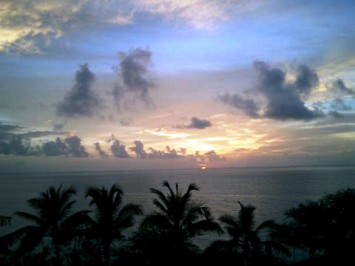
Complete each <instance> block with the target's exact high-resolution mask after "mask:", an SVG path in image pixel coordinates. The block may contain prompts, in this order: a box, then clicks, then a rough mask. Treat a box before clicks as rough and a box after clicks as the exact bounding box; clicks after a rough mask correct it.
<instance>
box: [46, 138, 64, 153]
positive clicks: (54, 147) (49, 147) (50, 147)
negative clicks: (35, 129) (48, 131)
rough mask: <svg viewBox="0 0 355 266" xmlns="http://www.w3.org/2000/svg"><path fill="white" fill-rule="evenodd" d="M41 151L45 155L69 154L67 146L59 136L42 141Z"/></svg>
mask: <svg viewBox="0 0 355 266" xmlns="http://www.w3.org/2000/svg"><path fill="white" fill-rule="evenodd" d="M42 151H43V154H44V155H45V156H61V155H65V156H67V155H68V154H69V150H68V147H67V145H66V143H65V142H64V141H63V140H62V139H61V138H57V139H56V140H55V141H52V140H51V141H46V142H45V143H43V145H42Z"/></svg>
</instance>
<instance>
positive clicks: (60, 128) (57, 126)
mask: <svg viewBox="0 0 355 266" xmlns="http://www.w3.org/2000/svg"><path fill="white" fill-rule="evenodd" d="M64 126H65V123H59V124H55V125H53V130H54V131H60V130H63V128H64Z"/></svg>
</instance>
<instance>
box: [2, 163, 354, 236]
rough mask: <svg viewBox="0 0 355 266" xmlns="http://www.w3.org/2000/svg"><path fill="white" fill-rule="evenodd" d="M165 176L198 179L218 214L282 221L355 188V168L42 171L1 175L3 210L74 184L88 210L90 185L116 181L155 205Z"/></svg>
mask: <svg viewBox="0 0 355 266" xmlns="http://www.w3.org/2000/svg"><path fill="white" fill-rule="evenodd" d="M164 180H167V181H169V182H170V183H171V184H172V185H173V184H175V183H176V182H178V183H179V186H180V187H181V188H182V189H184V190H185V189H186V188H187V186H188V184H189V183H192V182H194V183H196V184H197V185H198V186H199V187H200V191H198V192H196V193H195V199H196V200H198V201H200V202H204V203H205V204H206V205H207V206H209V207H210V208H211V210H212V213H213V215H214V216H215V217H219V216H220V215H222V214H225V213H229V214H236V213H237V211H238V210H239V205H238V201H240V202H242V203H243V204H252V205H254V206H256V208H257V209H256V211H255V216H256V220H257V222H261V221H263V220H266V219H275V220H276V221H278V222H282V221H283V219H284V216H283V213H284V212H285V211H286V210H287V209H289V208H291V207H295V206H297V205H298V204H299V203H300V202H304V201H306V200H317V199H319V198H320V197H322V196H324V195H325V193H333V192H335V191H337V190H339V189H346V188H348V187H352V188H355V167H329V168H325V167H322V168H236V169H207V170H204V171H202V170H199V169H194V170H155V171H152V170H150V171H117V172H80V173H47V174H44V173H39V174H8V175H0V214H1V215H8V216H13V212H14V211H31V209H29V208H28V206H27V204H26V200H27V199H29V198H32V197H37V196H38V195H39V193H40V192H42V191H45V190H46V189H47V188H48V187H49V186H52V185H54V186H59V185H63V186H64V187H68V186H74V187H75V188H76V189H77V192H78V193H77V200H78V202H77V203H78V204H77V205H76V206H77V208H78V209H87V208H88V202H87V201H86V200H85V199H84V194H85V191H86V189H87V187H89V186H97V185H98V186H102V185H104V186H111V185H112V184H114V183H116V184H118V185H120V186H121V188H122V189H123V191H124V194H125V195H124V200H125V201H126V202H134V203H137V204H141V205H142V206H143V207H144V210H145V213H149V212H150V211H151V210H152V209H153V205H152V203H151V201H152V198H153V195H152V194H151V193H150V191H149V189H150V188H158V189H159V188H162V187H161V184H162V182H163V181H164ZM22 225H23V221H22V220H21V219H20V218H17V217H14V218H13V221H12V225H11V226H10V227H3V228H1V230H0V234H1V235H2V234H4V233H6V232H9V231H13V230H14V229H16V228H18V227H20V226H22Z"/></svg>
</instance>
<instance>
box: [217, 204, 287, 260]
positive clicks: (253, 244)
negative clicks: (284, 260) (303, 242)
mask: <svg viewBox="0 0 355 266" xmlns="http://www.w3.org/2000/svg"><path fill="white" fill-rule="evenodd" d="M238 203H239V205H240V210H239V212H238V215H237V216H236V217H235V216H231V215H223V216H221V217H220V221H221V222H222V223H223V224H224V229H225V230H226V231H227V233H228V235H229V236H230V239H229V240H219V241H216V242H215V243H213V244H212V245H213V246H215V247H216V248H222V249H223V248H224V249H231V250H232V251H233V252H236V253H238V254H241V255H242V258H243V264H244V265H245V266H247V265H251V260H252V259H255V258H257V257H258V256H260V255H261V254H263V253H265V252H270V250H271V249H277V250H279V251H281V252H283V253H285V254H289V252H288V250H287V249H286V248H285V247H283V246H282V245H281V244H279V243H276V242H274V241H271V240H262V238H261V236H260V235H261V234H262V233H263V232H264V231H266V230H271V229H273V228H275V227H276V223H275V222H274V221H272V220H267V221H264V222H262V223H261V224H260V225H258V226H257V227H255V220H254V211H255V209H256V208H255V207H254V206H252V205H246V206H245V205H243V204H242V203H240V202H239V201H238Z"/></svg>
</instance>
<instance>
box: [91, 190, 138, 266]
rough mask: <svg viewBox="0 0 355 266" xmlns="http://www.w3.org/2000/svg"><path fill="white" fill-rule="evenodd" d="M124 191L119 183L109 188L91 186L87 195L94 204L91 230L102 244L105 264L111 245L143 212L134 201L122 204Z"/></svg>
mask: <svg viewBox="0 0 355 266" xmlns="http://www.w3.org/2000/svg"><path fill="white" fill-rule="evenodd" d="M122 196H123V192H122V190H121V188H120V187H119V186H118V185H113V186H112V187H111V188H110V189H109V190H108V189H107V188H105V187H101V188H99V187H90V188H89V189H88V190H87V192H86V197H87V198H90V206H94V208H95V212H94V218H91V229H92V230H91V232H92V233H93V234H94V235H93V237H94V238H96V239H99V240H100V241H101V245H102V254H103V262H104V265H109V263H110V247H111V244H112V242H113V241H114V240H120V239H123V238H124V235H123V234H122V231H123V230H125V229H127V228H129V227H131V226H132V225H133V223H134V217H135V216H136V215H141V214H142V209H141V207H140V206H139V205H135V204H132V203H129V204H126V205H123V206H121V205H122Z"/></svg>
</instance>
